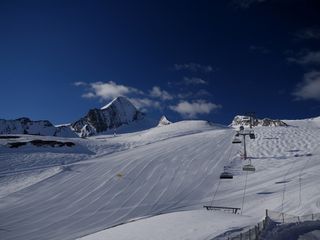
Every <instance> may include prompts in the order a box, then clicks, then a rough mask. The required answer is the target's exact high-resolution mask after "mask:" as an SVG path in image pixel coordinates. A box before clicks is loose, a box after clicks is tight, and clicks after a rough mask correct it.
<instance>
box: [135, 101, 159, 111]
mask: <svg viewBox="0 0 320 240" xmlns="http://www.w3.org/2000/svg"><path fill="white" fill-rule="evenodd" d="M129 100H130V101H131V102H132V104H133V105H134V106H135V107H136V108H138V109H140V110H141V109H145V108H160V107H161V104H160V102H158V101H154V100H152V99H149V98H130V99H129Z"/></svg>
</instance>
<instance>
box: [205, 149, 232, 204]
mask: <svg viewBox="0 0 320 240" xmlns="http://www.w3.org/2000/svg"><path fill="white" fill-rule="evenodd" d="M232 153H233V145H231V149H230V152H229V156H228V159H229V162H230V159H231V156H232ZM220 183H221V178H219V182H218V185H217V188H216V190H215V191H214V193H213V197H212V200H211V202H210V205H211V206H212V205H213V202H214V200H215V197H216V195H217V193H218V191H219V187H220Z"/></svg>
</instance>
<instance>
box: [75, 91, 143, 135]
mask: <svg viewBox="0 0 320 240" xmlns="http://www.w3.org/2000/svg"><path fill="white" fill-rule="evenodd" d="M143 118H144V114H143V113H142V112H140V111H138V110H137V109H136V107H135V106H134V105H133V104H132V103H131V102H130V101H129V100H128V99H127V98H125V97H117V98H115V99H114V100H113V101H111V102H110V103H109V104H108V105H106V106H104V107H103V108H101V109H97V108H94V109H91V110H89V112H88V114H87V115H86V116H85V117H83V118H81V119H80V120H78V121H76V122H74V123H72V124H71V126H72V128H73V130H74V131H75V132H77V134H78V135H79V136H81V137H87V136H91V135H94V134H96V133H100V132H104V131H107V130H110V129H114V128H118V127H120V126H121V125H124V124H129V123H131V122H133V121H138V120H141V119H143Z"/></svg>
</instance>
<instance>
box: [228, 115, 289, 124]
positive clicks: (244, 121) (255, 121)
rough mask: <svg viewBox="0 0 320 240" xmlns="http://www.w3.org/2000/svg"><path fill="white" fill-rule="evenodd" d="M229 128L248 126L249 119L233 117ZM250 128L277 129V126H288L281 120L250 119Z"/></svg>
mask: <svg viewBox="0 0 320 240" xmlns="http://www.w3.org/2000/svg"><path fill="white" fill-rule="evenodd" d="M230 126H231V127H238V126H245V127H249V126H250V118H249V117H247V116H239V115H238V116H235V117H234V119H233V121H232V123H231V124H230ZM252 126H253V127H256V126H269V127H277V126H285V127H286V126H288V124H286V123H285V122H283V121H281V120H274V119H270V118H264V119H257V118H253V119H252Z"/></svg>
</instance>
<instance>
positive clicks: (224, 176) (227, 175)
mask: <svg viewBox="0 0 320 240" xmlns="http://www.w3.org/2000/svg"><path fill="white" fill-rule="evenodd" d="M232 178H233V174H232V173H231V172H230V171H228V168H227V167H224V170H223V172H222V173H221V174H220V179H232Z"/></svg>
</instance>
